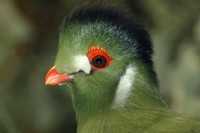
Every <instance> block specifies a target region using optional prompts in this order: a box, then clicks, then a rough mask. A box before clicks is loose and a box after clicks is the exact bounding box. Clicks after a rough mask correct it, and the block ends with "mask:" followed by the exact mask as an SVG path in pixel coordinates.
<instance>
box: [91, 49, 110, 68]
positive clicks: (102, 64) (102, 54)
mask: <svg viewBox="0 0 200 133" xmlns="http://www.w3.org/2000/svg"><path fill="white" fill-rule="evenodd" d="M87 56H88V58H89V61H90V64H91V66H92V68H93V69H94V70H102V69H105V68H106V67H108V66H109V64H110V62H111V61H112V58H111V57H110V56H109V55H108V54H107V52H106V51H105V50H104V49H103V48H101V47H98V46H92V47H91V48H90V49H89V51H88V53H87Z"/></svg>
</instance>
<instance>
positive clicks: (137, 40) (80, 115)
mask: <svg viewBox="0 0 200 133" xmlns="http://www.w3.org/2000/svg"><path fill="white" fill-rule="evenodd" d="M153 53H154V51H153V46H152V43H151V39H150V35H149V34H148V32H147V31H146V30H145V29H144V27H143V26H142V25H141V24H139V23H138V22H137V20H136V18H135V16H133V15H132V13H130V12H129V11H128V10H125V9H123V8H119V7H118V6H116V5H111V4H102V3H98V4H85V5H82V6H79V7H76V8H75V9H74V10H72V12H71V13H70V15H68V16H67V17H65V18H64V20H63V22H62V24H61V26H60V29H59V40H58V52H57V55H56V59H55V63H54V66H53V67H52V68H51V69H50V70H49V71H48V72H47V74H46V77H45V84H46V85H49V86H56V85H64V86H65V87H66V90H67V92H68V93H69V95H70V98H71V99H72V103H73V107H74V111H75V113H76V121H77V132H78V133H200V117H199V116H197V115H189V114H184V113H178V112H175V111H172V110H171V109H170V108H169V107H168V105H167V104H166V102H165V101H164V100H163V99H162V97H161V95H160V92H159V83H158V78H157V75H156V72H155V70H154V62H153V60H152V55H153Z"/></svg>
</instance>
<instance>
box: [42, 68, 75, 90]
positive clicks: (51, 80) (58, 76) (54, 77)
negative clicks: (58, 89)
mask: <svg viewBox="0 0 200 133" xmlns="http://www.w3.org/2000/svg"><path fill="white" fill-rule="evenodd" d="M73 77H74V75H72V74H65V73H59V72H58V71H57V70H56V68H55V66H53V67H52V68H51V69H50V70H49V71H48V73H47V75H46V78H45V85H50V86H55V85H59V84H61V83H64V82H69V81H71V80H72V79H73Z"/></svg>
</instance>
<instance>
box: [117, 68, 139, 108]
mask: <svg viewBox="0 0 200 133" xmlns="http://www.w3.org/2000/svg"><path fill="white" fill-rule="evenodd" d="M135 73H136V70H135V68H134V67H133V66H132V65H128V66H127V68H126V71H125V73H124V75H123V76H122V77H121V78H120V81H119V84H118V86H117V90H116V94H115V99H114V103H113V108H120V107H124V106H125V105H126V103H127V100H128V98H129V96H130V94H131V91H132V89H133V87H132V84H133V82H134V79H135Z"/></svg>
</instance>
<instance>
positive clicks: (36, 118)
mask: <svg viewBox="0 0 200 133" xmlns="http://www.w3.org/2000/svg"><path fill="white" fill-rule="evenodd" d="M91 1H92V2H94V1H95V0H91ZM85 2H86V0H73V1H69V0H0V133H75V132H76V124H75V115H74V112H73V109H72V105H71V101H70V99H69V98H68V96H67V94H66V90H65V89H64V88H62V87H46V86H45V85H44V77H45V75H46V72H47V71H48V70H49V68H50V67H51V66H52V65H53V63H54V59H55V55H56V51H57V43H58V29H59V25H60V23H61V21H62V19H63V17H64V16H66V15H68V13H69V11H70V10H71V9H73V8H74V7H76V6H77V5H81V4H83V3H85ZM109 2H110V3H114V4H118V5H122V6H124V7H125V8H130V12H131V13H133V14H134V15H135V16H136V17H137V19H138V21H139V22H140V23H141V24H143V25H144V27H145V28H146V29H147V30H148V31H149V33H150V35H151V37H152V41H153V45H154V51H155V55H154V61H155V69H156V72H157V73H158V78H159V80H160V91H161V94H162V96H163V98H164V99H165V100H166V101H167V103H168V104H169V106H170V107H171V108H172V109H173V110H175V111H178V112H184V113H190V114H200V15H199V14H200V1H199V0H185V1H183V0H167V1H166V0H165V1H164V0H162V1H161V0H151V1H149V0H109Z"/></svg>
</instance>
